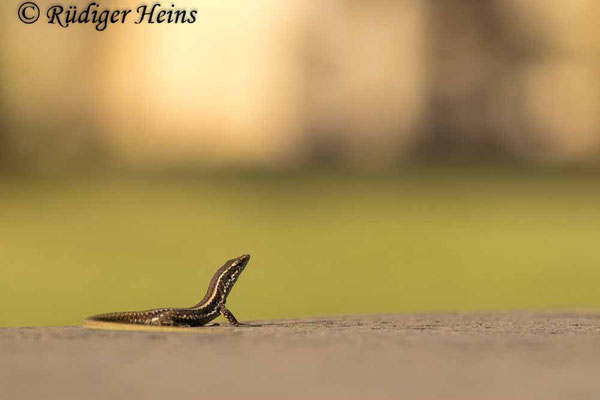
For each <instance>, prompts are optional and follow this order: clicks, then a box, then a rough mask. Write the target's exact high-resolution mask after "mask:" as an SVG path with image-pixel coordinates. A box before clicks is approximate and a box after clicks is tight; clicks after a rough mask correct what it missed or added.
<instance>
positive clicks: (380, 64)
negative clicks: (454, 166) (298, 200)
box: [0, 0, 600, 169]
mask: <svg viewBox="0 0 600 400" xmlns="http://www.w3.org/2000/svg"><path fill="white" fill-rule="evenodd" d="M51 3H52V4H54V2H49V1H46V0H44V1H39V2H38V4H39V5H40V8H42V10H44V9H45V8H46V7H47V6H48V5H50V4H51ZM106 5H108V4H106ZM137 5H138V2H133V1H130V0H125V1H122V2H119V4H118V7H119V8H124V7H131V8H135V7H136V6H137ZM103 6H104V4H103ZM110 6H111V7H116V5H115V4H113V3H112V2H111V3H110ZM177 6H181V7H185V8H197V9H198V20H197V22H196V23H195V24H192V25H146V24H141V25H135V24H133V23H129V24H125V25H113V26H109V27H108V28H107V29H106V30H105V31H103V32H96V31H95V30H94V28H93V26H90V25H75V26H72V27H69V28H68V29H64V28H60V27H57V26H50V25H48V24H45V23H43V22H42V21H41V20H40V21H38V23H36V24H33V25H25V24H22V23H21V22H19V20H18V18H17V16H16V6H15V5H14V4H12V3H10V2H5V3H2V4H1V5H0V16H1V18H2V22H3V23H2V25H1V26H0V34H1V38H2V39H1V40H2V47H3V51H2V53H1V55H0V65H1V66H2V70H1V72H0V74H1V75H0V77H1V79H2V97H1V102H0V117H1V119H2V121H1V132H0V158H1V159H2V161H3V165H29V166H31V165H34V166H37V167H40V168H69V167H74V166H77V165H80V164H81V163H85V162H88V161H89V160H94V159H101V160H105V161H106V160H111V161H110V162H115V163H118V164H126V165H127V164H129V165H141V166H144V165H154V164H159V165H164V164H172V163H178V164H179V163H194V164H198V165H211V166H242V167H243V166H272V167H284V166H311V165H345V166H349V167H351V168H377V169H386V168H394V167H395V166H396V165H397V164H398V163H400V162H402V161H403V160H405V159H407V158H409V157H411V158H415V157H416V158H419V157H423V158H426V159H431V158H433V159H435V158H437V157H446V156H448V155H455V156H456V157H466V158H469V157H471V156H473V155H475V156H481V155H487V154H494V155H496V156H499V157H507V158H519V159H521V160H525V161H531V162H564V161H569V162H578V163H593V162H595V161H596V160H598V159H599V157H598V156H599V154H600V150H599V142H600V76H599V75H598V71H599V70H600V69H599V67H600V58H599V54H600V52H599V50H600V40H598V38H600V28H599V27H598V25H597V21H599V20H600V3H598V2H596V1H594V0H570V1H567V0H563V1H559V2H553V3H552V6H550V5H549V3H548V2H547V1H545V0H527V1H523V0H447V1H436V0H428V1H420V0H369V1H367V0H330V1H327V2H322V1H316V0H302V1H300V0H297V1H286V2H282V1H277V0H255V1H252V2H250V1H229V2H222V1H218V0H207V1H202V2H198V1H181V2H179V3H177Z"/></svg>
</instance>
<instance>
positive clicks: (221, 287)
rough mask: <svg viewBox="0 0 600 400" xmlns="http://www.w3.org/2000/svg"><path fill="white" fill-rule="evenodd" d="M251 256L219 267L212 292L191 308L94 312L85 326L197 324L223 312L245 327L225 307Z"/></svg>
mask: <svg viewBox="0 0 600 400" xmlns="http://www.w3.org/2000/svg"><path fill="white" fill-rule="evenodd" d="M249 260H250V255H248V254H245V255H243V256H240V257H237V258H234V259H232V260H229V261H227V262H226V263H225V265H223V266H222V267H221V268H219V269H218V270H217V272H216V273H215V275H214V276H213V277H212V279H211V281H210V285H209V286H208V291H207V292H206V295H205V296H204V298H203V299H202V301H201V302H200V303H198V304H196V305H195V306H193V307H189V308H157V309H154V310H147V311H125V312H114V313H108V314H100V315H93V316H91V317H88V318H86V320H85V322H84V326H89V327H94V326H95V325H102V324H104V323H109V324H125V325H129V326H130V325H154V326H170V327H194V326H203V325H206V324H208V323H209V322H210V321H212V320H213V319H215V318H217V317H218V316H219V315H223V316H224V317H225V318H227V320H228V321H229V323H230V324H231V325H234V326H241V325H244V324H241V323H239V322H238V320H237V319H236V318H235V317H234V316H233V314H232V313H231V311H229V310H228V309H227V308H226V307H225V302H226V301H227V296H229V293H230V292H231V289H232V288H233V285H234V284H235V282H236V281H237V279H238V278H239V276H240V274H241V273H242V271H243V270H244V268H246V265H247V264H248V261H249Z"/></svg>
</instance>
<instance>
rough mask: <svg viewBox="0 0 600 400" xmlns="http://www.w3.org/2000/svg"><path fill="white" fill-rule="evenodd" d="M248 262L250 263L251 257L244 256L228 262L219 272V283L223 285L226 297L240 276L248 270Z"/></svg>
mask: <svg viewBox="0 0 600 400" xmlns="http://www.w3.org/2000/svg"><path fill="white" fill-rule="evenodd" d="M248 261H250V255H249V254H244V255H243V256H239V257H237V258H233V259H231V260H229V261H227V262H226V263H225V265H223V266H222V267H221V269H220V270H219V271H221V277H220V279H219V280H218V281H219V284H221V285H222V288H223V289H224V291H225V294H226V295H228V294H229V292H230V291H231V288H232V287H233V285H234V284H235V282H236V281H237V279H238V278H239V277H240V274H241V273H242V271H243V270H244V268H246V265H248ZM218 273H219V272H217V274H218Z"/></svg>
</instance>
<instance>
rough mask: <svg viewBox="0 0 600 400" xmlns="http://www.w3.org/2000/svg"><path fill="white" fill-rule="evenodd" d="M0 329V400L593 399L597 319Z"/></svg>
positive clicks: (519, 315)
mask: <svg viewBox="0 0 600 400" xmlns="http://www.w3.org/2000/svg"><path fill="white" fill-rule="evenodd" d="M256 323H261V324H262V326H261V327H244V328H233V327H230V326H228V325H222V326H219V327H210V328H194V329H192V330H190V329H188V330H185V331H184V332H181V333H179V332H177V331H175V332H174V331H168V332H162V331H153V332H136V331H109V330H90V329H83V328H81V327H36V328H3V329H0V379H1V380H2V383H1V384H0V398H2V399H39V398H44V399H121V398H123V399H124V398H127V399H154V398H170V399H199V398H211V399H230V398H241V397H244V398H245V399H254V398H256V399H271V398H272V399H282V398H286V399H317V398H328V399H363V398H370V399H373V398H374V399H378V398H380V399H398V398H401V397H403V398H407V397H409V398H417V399H432V398H444V399H531V398H543V399H565V398H577V399H587V398H589V399H595V398H597V395H598V393H600V380H599V379H598V371H600V313H594V312H568V313H567V312H561V313H527V312H514V313H459V314H403V315H374V316H352V317H345V318H320V319H302V320H285V321H263V322H260V321H257V322H256Z"/></svg>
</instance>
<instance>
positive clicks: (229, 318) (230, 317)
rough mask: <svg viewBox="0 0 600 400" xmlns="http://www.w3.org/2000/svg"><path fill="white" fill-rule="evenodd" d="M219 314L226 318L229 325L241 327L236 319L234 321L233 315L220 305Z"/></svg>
mask: <svg viewBox="0 0 600 400" xmlns="http://www.w3.org/2000/svg"><path fill="white" fill-rule="evenodd" d="M219 312H220V313H221V315H223V316H224V317H225V318H227V321H229V323H230V324H231V325H233V326H242V325H243V324H240V323H239V322H238V320H237V319H235V317H234V316H233V314H232V313H231V311H229V310H228V309H227V308H226V307H225V305H222V306H221V307H220V308H219Z"/></svg>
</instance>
